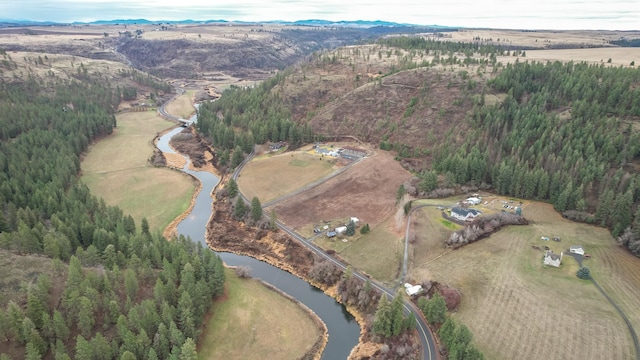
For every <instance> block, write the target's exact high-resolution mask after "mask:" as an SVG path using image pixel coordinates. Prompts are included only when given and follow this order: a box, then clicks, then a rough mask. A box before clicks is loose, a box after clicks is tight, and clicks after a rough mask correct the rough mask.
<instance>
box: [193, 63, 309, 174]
mask: <svg viewBox="0 0 640 360" xmlns="http://www.w3.org/2000/svg"><path fill="white" fill-rule="evenodd" d="M285 76H286V74H284V73H281V74H278V75H276V76H275V77H273V78H271V79H269V80H265V81H264V82H262V83H261V84H260V85H258V86H256V87H254V88H240V87H233V88H231V89H229V90H226V91H225V92H224V93H223V94H222V96H221V97H220V99H218V100H217V101H214V102H208V103H204V104H202V106H200V109H199V111H198V123H197V129H198V132H200V134H201V135H202V136H203V137H204V138H206V139H208V140H209V141H210V142H211V144H212V145H213V146H214V147H215V148H216V151H217V152H218V156H219V158H220V161H221V162H222V164H221V165H226V164H225V162H226V161H229V159H230V157H231V154H232V153H233V152H234V151H235V150H236V149H239V150H241V151H242V152H244V153H250V152H251V151H253V146H254V145H255V144H263V143H265V142H267V141H272V142H276V141H286V142H288V143H289V145H290V146H293V147H296V146H299V145H300V144H305V143H308V142H311V141H313V133H312V131H311V128H310V127H309V126H307V125H306V124H305V125H298V124H296V123H294V122H293V121H292V120H291V112H290V110H289V109H288V108H287V107H286V106H285V104H284V103H283V102H282V100H281V99H280V98H279V97H278V96H277V95H275V94H273V93H272V92H271V89H273V88H274V87H275V86H276V85H278V83H279V82H280V81H284V79H285ZM235 165H237V164H235ZM235 165H233V166H235Z"/></svg>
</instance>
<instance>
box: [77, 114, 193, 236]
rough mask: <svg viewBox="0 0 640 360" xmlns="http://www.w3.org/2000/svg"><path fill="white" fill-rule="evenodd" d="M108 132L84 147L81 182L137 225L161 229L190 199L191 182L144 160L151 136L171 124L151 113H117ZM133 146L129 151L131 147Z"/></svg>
mask: <svg viewBox="0 0 640 360" xmlns="http://www.w3.org/2000/svg"><path fill="white" fill-rule="evenodd" d="M117 122H118V128H117V129H116V130H115V131H114V134H113V135H111V136H108V137H106V138H104V139H102V140H100V141H99V142H98V143H97V144H95V145H92V146H91V147H90V148H89V152H88V154H87V155H86V157H85V159H84V160H83V161H82V165H81V166H82V181H83V182H84V183H85V184H87V186H88V187H89V188H90V189H91V192H92V193H93V194H95V195H96V196H98V197H102V198H103V199H104V200H105V201H106V203H107V204H109V205H117V206H119V207H120V208H121V209H122V210H123V211H124V212H125V213H128V214H131V216H133V218H134V219H135V221H136V224H138V225H139V224H140V221H141V220H142V218H143V217H146V218H147V220H148V221H149V226H150V228H151V229H153V230H160V231H161V230H163V229H164V228H165V227H166V226H167V225H168V224H169V223H170V222H171V221H172V220H173V219H174V218H176V217H177V216H178V215H180V214H182V213H183V212H184V211H185V210H186V209H187V208H188V207H189V204H190V202H191V197H192V194H193V191H194V185H193V182H192V181H191V180H190V179H189V178H188V177H186V176H184V175H182V174H180V173H178V172H176V171H169V170H167V169H163V168H154V167H152V166H150V165H149V164H148V163H147V159H148V158H149V157H150V156H151V154H152V153H153V145H152V143H151V141H152V139H153V136H154V135H155V134H156V133H157V132H160V131H162V130H164V129H166V128H168V127H170V126H171V125H172V124H171V123H170V122H168V121H166V120H163V119H162V118H160V117H159V116H158V115H157V114H156V113H155V112H135V113H123V114H120V115H118V116H117ZM132 149H135V151H132Z"/></svg>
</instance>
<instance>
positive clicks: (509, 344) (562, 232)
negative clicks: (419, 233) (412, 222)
mask: <svg viewBox="0 0 640 360" xmlns="http://www.w3.org/2000/svg"><path fill="white" fill-rule="evenodd" d="M523 211H524V215H525V217H527V218H528V219H530V220H532V221H533V223H532V224H531V225H529V226H512V227H507V228H504V229H502V230H500V231H499V232H498V233H496V234H494V235H492V236H490V237H489V238H486V239H483V240H480V241H479V242H476V243H473V244H471V245H467V246H465V247H463V248H461V249H458V250H454V251H452V252H449V253H446V254H445V255H444V256H441V257H437V258H435V259H431V260H430V261H428V260H429V259H430V256H431V254H430V253H429V252H428V251H420V252H419V251H416V253H415V255H416V256H415V258H414V264H415V265H414V266H412V268H411V276H413V277H414V278H416V279H418V280H424V279H434V280H437V281H440V282H444V283H447V284H450V285H452V286H454V287H456V288H458V289H460V290H461V291H462V293H463V302H462V305H461V307H460V310H459V312H458V313H457V314H456V317H458V318H459V319H460V320H461V321H462V322H464V323H465V324H466V325H467V326H469V328H470V329H471V330H472V332H473V333H474V336H475V338H476V343H477V344H478V346H479V347H480V348H481V349H482V351H484V352H485V354H486V355H487V358H491V359H513V358H518V359H542V358H544V359H599V358H602V357H603V356H606V357H607V358H611V359H628V358H631V357H632V354H633V348H632V343H631V341H630V336H629V334H628V331H627V328H626V326H625V324H624V322H623V321H622V319H621V318H620V317H619V316H618V315H617V313H616V312H615V310H614V309H613V307H612V306H611V305H610V304H609V303H608V302H607V301H606V299H604V297H602V295H600V294H599V292H597V290H596V289H595V287H594V286H593V285H592V284H591V283H590V282H586V281H582V280H580V279H578V278H577V277H576V276H575V272H576V271H577V269H578V265H577V263H576V262H575V260H574V259H573V258H571V257H568V256H565V257H564V259H563V264H562V266H561V268H559V269H556V268H553V267H545V266H543V265H542V256H543V252H542V251H539V250H534V249H532V248H531V245H538V246H544V245H547V246H550V247H551V248H552V249H553V250H554V251H555V252H560V251H562V250H564V249H567V248H568V247H569V246H570V245H574V244H580V245H583V246H584V247H585V249H586V251H587V252H589V253H591V254H593V258H592V259H589V260H586V263H585V265H587V266H589V267H590V269H591V271H592V274H593V276H594V277H595V278H596V279H597V280H598V281H599V282H600V283H603V284H604V285H605V289H606V290H607V291H608V292H609V294H610V295H611V296H612V297H613V298H614V299H616V301H619V303H620V305H621V306H622V307H623V309H624V311H625V312H626V313H627V315H628V316H629V318H630V319H633V320H632V321H633V323H634V325H635V326H636V327H637V326H638V325H640V324H639V323H638V319H640V310H639V309H640V300H639V299H640V294H639V290H638V289H640V270H639V269H640V267H639V266H638V265H640V259H637V258H634V257H633V256H631V255H628V254H626V252H624V251H623V250H621V249H620V248H618V246H617V245H616V243H615V241H614V240H613V239H612V238H611V236H610V235H609V233H608V232H607V231H606V230H605V229H602V228H597V227H593V226H587V225H584V224H576V223H573V222H570V221H567V220H566V219H563V218H562V217H561V216H560V215H559V214H557V213H556V212H555V211H553V208H552V207H551V206H550V205H548V204H543V203H535V202H533V203H529V204H525V205H524V207H523ZM423 215H427V216H431V214H428V213H424V214H423ZM418 222H419V223H421V222H429V223H431V224H432V225H430V226H432V227H433V228H434V229H438V227H437V226H436V225H433V224H434V223H435V222H437V220H436V219H431V218H425V217H422V216H421V217H419V218H418ZM553 235H558V236H560V237H561V238H562V242H560V243H556V242H553V241H551V242H545V241H542V240H540V237H541V236H549V237H551V236H553ZM423 241H427V240H423ZM426 248H427V249H426V250H428V246H426ZM433 248H434V251H442V250H441V245H438V244H433ZM419 256H424V258H421V257H419ZM595 339H598V340H597V341H594V340H595ZM604 354H606V355H604Z"/></svg>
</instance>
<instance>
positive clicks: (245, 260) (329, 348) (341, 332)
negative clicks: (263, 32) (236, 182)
mask: <svg viewBox="0 0 640 360" xmlns="http://www.w3.org/2000/svg"><path fill="white" fill-rule="evenodd" d="M191 120H195V116H194V118H192V119H191ZM182 130H183V129H182V128H180V127H178V128H175V129H173V130H171V131H169V132H168V133H166V134H164V135H163V136H161V137H160V139H159V140H158V143H157V147H158V149H160V150H161V151H163V152H165V153H175V151H174V150H173V149H172V148H171V147H170V146H169V140H170V139H171V137H173V136H174V135H175V134H177V133H179V132H180V131H182ZM189 161H190V160H189V159H188V158H187V164H185V166H184V168H183V169H182V171H183V172H185V173H187V174H189V175H192V176H194V177H195V178H197V179H198V180H200V182H201V183H202V190H201V191H200V193H199V194H198V197H197V198H196V201H195V205H194V207H193V209H192V210H191V213H190V214H189V216H187V217H186V218H185V219H184V220H183V221H182V222H181V223H180V224H178V233H179V234H181V235H184V236H188V237H190V238H191V239H192V240H194V241H200V242H202V243H203V244H204V245H205V246H206V242H205V229H206V224H207V221H208V220H209V217H210V215H211V202H212V199H211V195H210V194H211V192H212V191H213V189H214V187H215V186H216V185H217V184H218V181H219V179H218V177H217V176H215V175H213V174H211V173H209V172H206V171H193V170H190V169H189V168H188V167H189ZM219 255H220V257H221V258H222V260H223V261H224V262H225V263H226V264H227V265H230V266H238V265H245V266H249V267H251V269H252V275H253V277H255V278H260V279H262V280H263V281H265V282H267V283H270V284H271V285H273V286H275V287H276V288H278V289H280V290H281V291H283V292H285V293H287V294H288V295H290V296H292V297H293V298H295V299H297V300H298V301H300V302H301V303H303V304H305V305H306V306H307V307H308V308H310V309H311V310H313V312H315V313H316V315H318V316H319V317H320V318H321V319H322V321H323V322H324V323H325V324H326V326H327V330H328V331H329V341H328V342H327V345H326V347H325V350H324V352H323V353H322V359H327V360H329V359H330V360H338V359H346V358H347V357H348V356H349V353H350V352H351V350H352V349H353V348H354V347H355V346H356V344H357V343H358V338H359V336H360V327H359V325H358V323H357V322H356V321H355V319H354V318H353V316H352V315H351V314H349V313H348V312H347V310H346V309H345V307H344V306H342V305H341V304H339V303H338V302H336V301H335V300H334V299H333V298H331V297H329V296H328V295H326V294H324V293H323V292H322V291H320V290H319V289H317V288H315V287H313V286H311V285H310V284H309V283H307V282H305V281H303V280H301V279H299V278H297V277H295V276H293V275H291V274H290V273H288V272H286V271H283V270H280V269H278V268H276V267H274V266H272V265H270V264H267V263H265V262H263V261H259V260H256V259H254V258H251V257H248V256H239V255H236V254H232V253H219ZM265 355H268V354H265ZM267 357H268V356H267Z"/></svg>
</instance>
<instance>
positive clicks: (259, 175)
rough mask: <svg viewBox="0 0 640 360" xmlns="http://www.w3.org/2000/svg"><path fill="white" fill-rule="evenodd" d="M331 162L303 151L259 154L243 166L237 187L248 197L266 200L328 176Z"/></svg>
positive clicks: (331, 166)
mask: <svg viewBox="0 0 640 360" xmlns="http://www.w3.org/2000/svg"><path fill="white" fill-rule="evenodd" d="M334 162H335V161H334V160H331V159H330V158H326V157H325V158H321V157H320V156H319V155H313V154H310V153H307V152H302V151H296V152H287V153H284V154H279V155H274V156H271V155H269V154H267V155H263V156H259V157H257V158H255V159H253V160H252V161H251V162H250V163H249V164H247V166H245V167H244V169H242V173H241V175H240V177H238V187H239V188H240V190H241V191H242V193H243V194H245V195H246V196H247V197H248V198H249V199H251V198H253V197H254V196H257V197H258V199H260V202H262V203H266V202H267V201H270V200H274V199H276V198H279V197H281V196H283V195H286V194H288V193H290V192H292V191H295V190H296V189H299V188H301V187H303V186H305V185H307V184H310V183H312V182H314V181H315V180H318V179H320V178H322V177H323V176H325V175H329V174H330V173H331V172H332V171H333V170H335V169H336V168H335V167H334V165H333V163H334Z"/></svg>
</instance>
